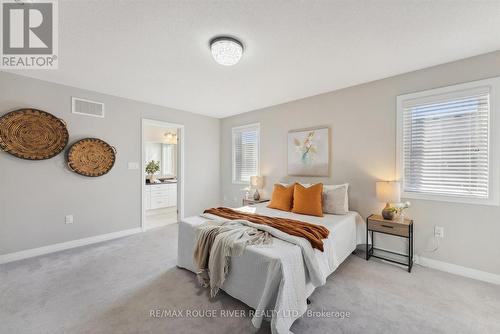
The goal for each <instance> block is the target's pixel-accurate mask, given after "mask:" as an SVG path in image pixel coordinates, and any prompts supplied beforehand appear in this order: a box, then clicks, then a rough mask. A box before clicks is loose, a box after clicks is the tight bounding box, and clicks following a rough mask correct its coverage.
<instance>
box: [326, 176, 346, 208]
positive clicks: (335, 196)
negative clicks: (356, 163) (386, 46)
mask: <svg viewBox="0 0 500 334" xmlns="http://www.w3.org/2000/svg"><path fill="white" fill-rule="evenodd" d="M348 188H349V183H345V184H338V185H323V212H324V213H331V214H334V215H345V214H347V213H348V212H349V198H348V196H347V189H348Z"/></svg>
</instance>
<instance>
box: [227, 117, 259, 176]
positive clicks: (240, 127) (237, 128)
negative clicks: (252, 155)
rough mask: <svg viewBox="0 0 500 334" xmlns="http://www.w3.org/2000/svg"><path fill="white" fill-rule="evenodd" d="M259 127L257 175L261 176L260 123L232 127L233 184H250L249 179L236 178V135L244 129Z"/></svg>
mask: <svg viewBox="0 0 500 334" xmlns="http://www.w3.org/2000/svg"><path fill="white" fill-rule="evenodd" d="M254 128H256V129H257V173H256V176H260V144H261V141H260V123H250V124H244V125H239V126H234V127H232V128H231V170H232V173H231V174H232V183H233V184H240V185H241V184H245V185H248V184H249V181H248V182H247V181H243V180H237V179H236V161H235V159H236V151H235V147H234V142H235V135H236V134H237V133H240V132H242V131H244V130H245V129H254Z"/></svg>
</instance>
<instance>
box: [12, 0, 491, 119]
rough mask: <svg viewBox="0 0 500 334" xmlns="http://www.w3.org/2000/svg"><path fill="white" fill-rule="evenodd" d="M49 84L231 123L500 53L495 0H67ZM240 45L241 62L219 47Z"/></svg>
mask: <svg viewBox="0 0 500 334" xmlns="http://www.w3.org/2000/svg"><path fill="white" fill-rule="evenodd" d="M59 17H60V19H59V34H60V43H59V48H60V52H59V53H60V56H59V70H51V71H41V70H38V71H17V73H19V74H21V75H28V76H31V77H35V78H40V79H43V80H47V81H52V82H56V83H61V84H66V85H70V86H75V87H79V88H85V89H90V90H94V91H98V92H102V93H107V94H112V95H117V96H122V97H127V98H131V99H135V100H140V101H145V102H150V103H154V104H159V105H163V106H167V107H172V108H178V109H182V110H187V111H192V112H196V113H200V114H205V115H210V116H214V117H226V116H230V115H234V114H238V113H242V112H245V111H249V110H253V109H259V108H263V107H266V106H270V105H275V104H279V103H283V102H287V101H291V100H296V99H299V98H303V97H307V96H311V95H316V94H319V93H323V92H327V91H332V90H336V89H339V88H343V87H347V86H352V85H355V84H359V83H363V82H368V81H372V80H376V79H381V78H384V77H389V76H392V75H395V74H399V73H404V72H409V71H413V70H416V69H420V68H425V67H429V66H432V65H437V64H441V63H446V62H449V61H453V60H457V59H461V58H466V57H469V56H473V55H478V54H482V53H486V52H490V51H494V50H498V49H500V38H499V31H500V0H496V1H470V0H463V1H460V0H455V1H438V0H434V1H416V0H415V1H411V0H407V1H400V0H385V1H384V0H379V1H358V0H356V1H354V0H352V1H348V0H345V1H312V0H309V1H295V0H294V1H291V0H282V1H278V0H267V1H263V0H255V1H221V0H218V1H214V0H198V1H180V0H179V1H160V0H157V1H111V0H104V1H103V0H100V1H67V0H60V1H59ZM220 34H229V35H233V36H235V37H238V38H239V39H241V41H242V42H243V43H244V45H245V53H244V55H243V58H242V60H241V62H240V63H239V64H237V65H236V66H232V67H224V66H221V65H218V64H217V63H215V62H214V61H213V59H212V58H211V54H210V50H209V47H208V41H209V40H210V39H211V38H212V37H214V36H217V35H220Z"/></svg>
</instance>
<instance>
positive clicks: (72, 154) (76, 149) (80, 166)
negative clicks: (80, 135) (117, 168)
mask: <svg viewBox="0 0 500 334" xmlns="http://www.w3.org/2000/svg"><path fill="white" fill-rule="evenodd" d="M66 158H67V161H68V167H69V169H71V170H72V171H73V172H75V173H78V174H80V175H84V176H90V177H96V176H102V175H104V174H106V173H108V172H109V171H110V170H111V168H113V165H114V164H115V160H116V149H115V148H114V147H113V146H111V145H109V144H108V143H106V142H105V141H103V140H101V139H97V138H85V139H81V140H79V141H77V142H76V143H74V144H73V145H71V147H70V148H69V150H68V152H67V155H66Z"/></svg>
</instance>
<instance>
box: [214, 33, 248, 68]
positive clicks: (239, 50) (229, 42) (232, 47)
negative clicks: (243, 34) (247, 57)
mask: <svg viewBox="0 0 500 334" xmlns="http://www.w3.org/2000/svg"><path fill="white" fill-rule="evenodd" d="M210 50H211V51H212V56H213V57H214V59H215V61H216V62H218V63H219V64H221V65H224V66H231V65H235V64H236V63H238V62H239V61H240V59H241V56H242V55H243V44H241V42H240V41H238V40H237V39H234V38H232V37H217V38H214V39H212V40H211V41H210Z"/></svg>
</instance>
